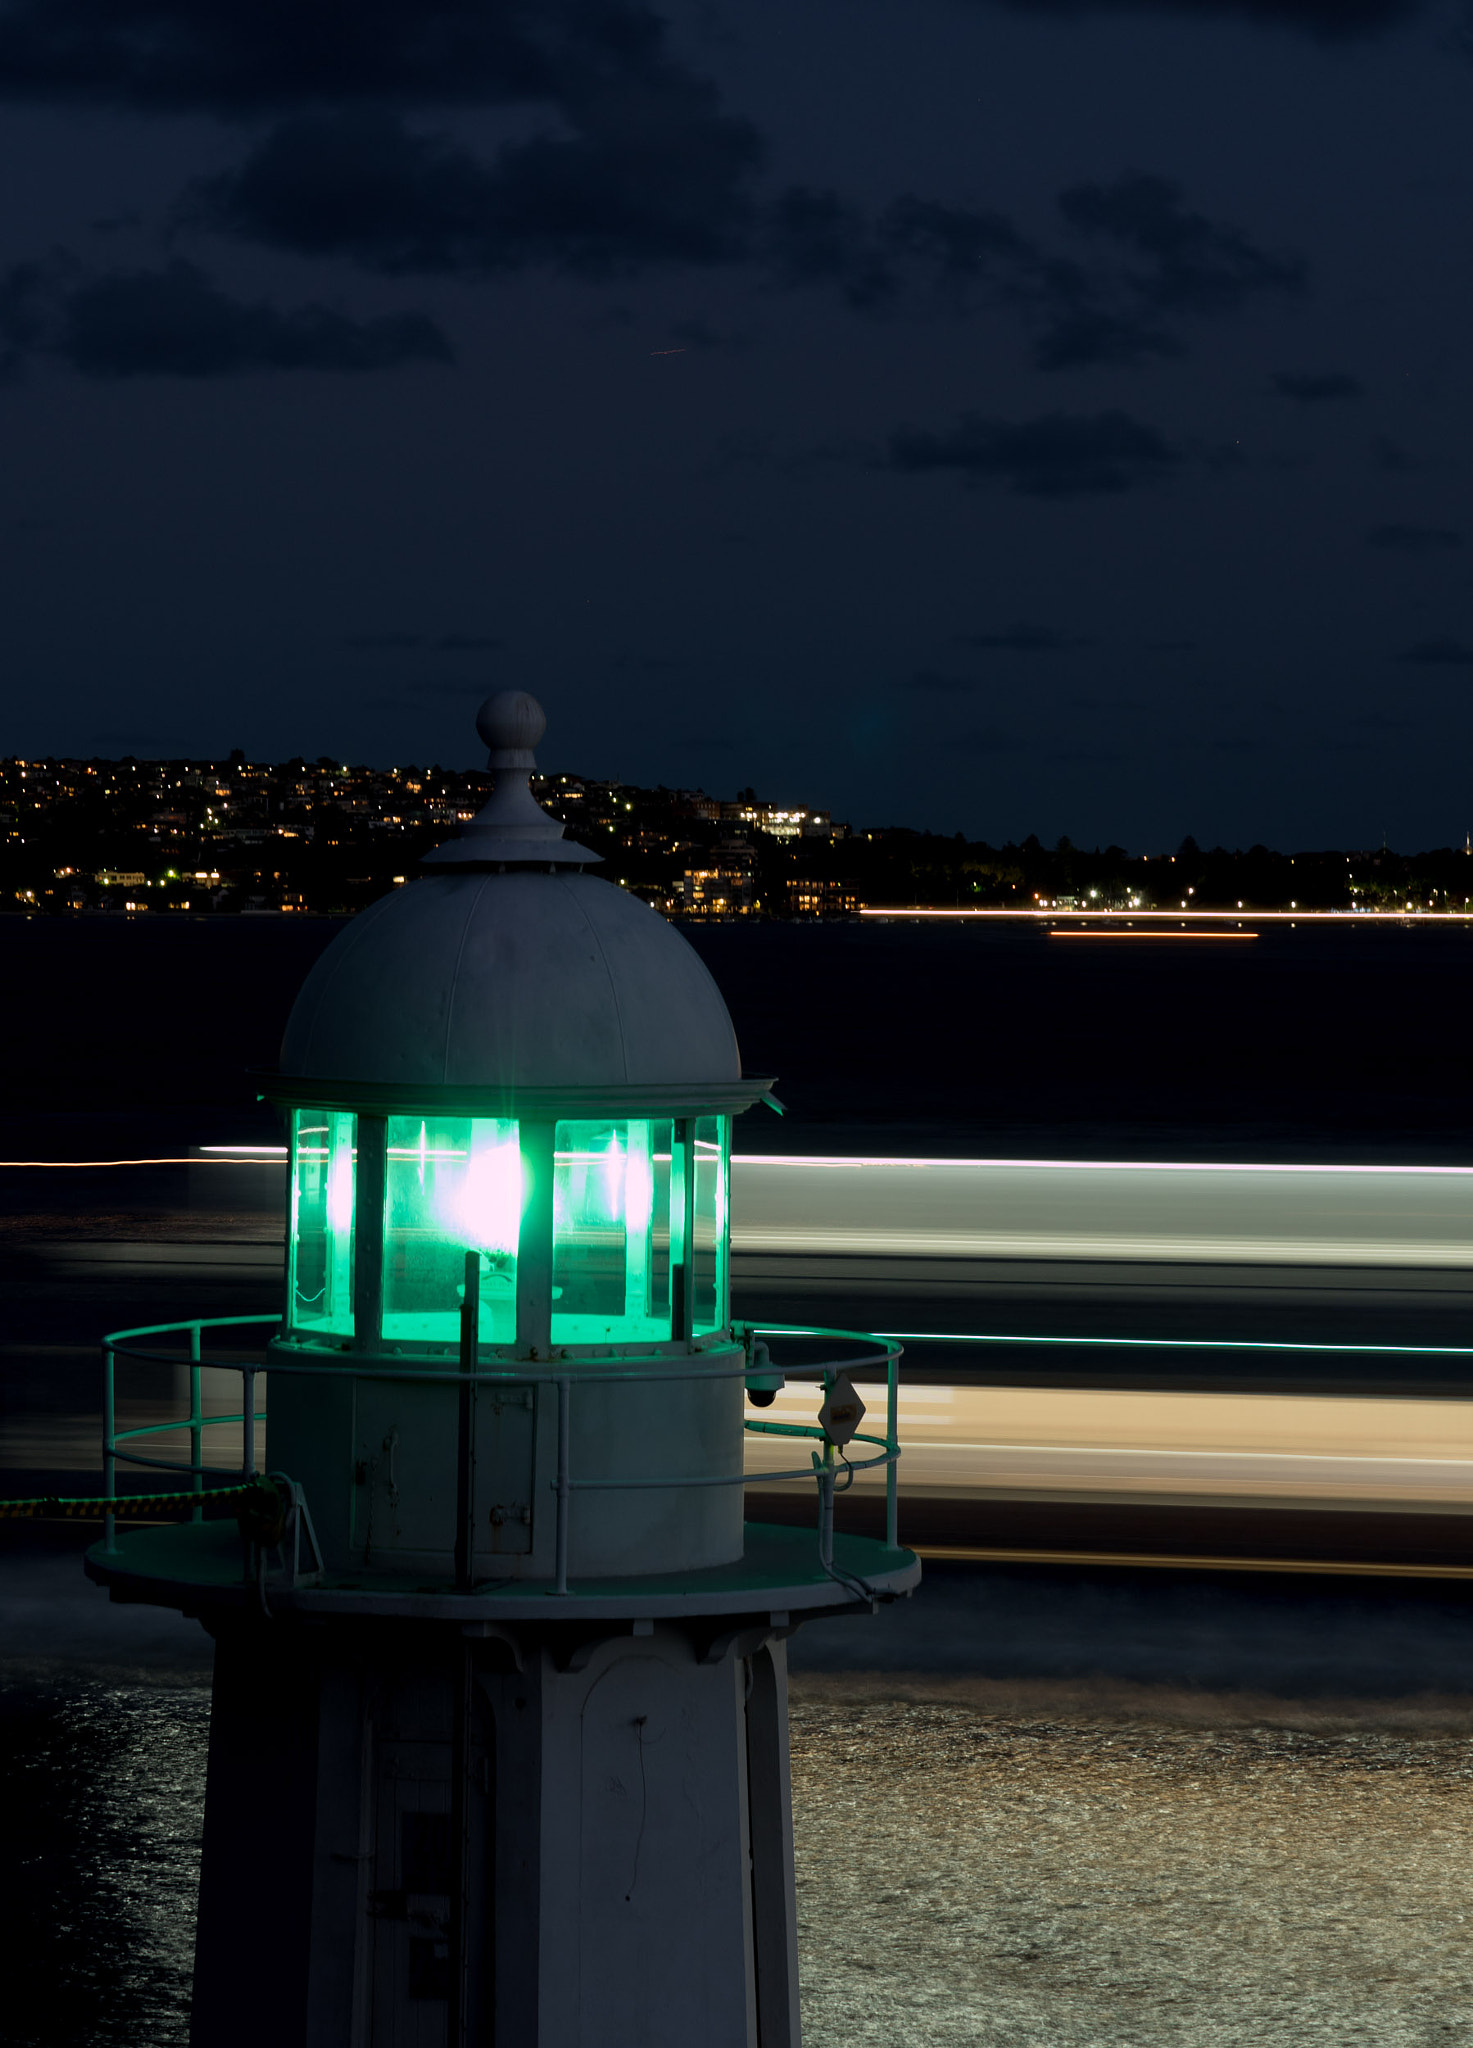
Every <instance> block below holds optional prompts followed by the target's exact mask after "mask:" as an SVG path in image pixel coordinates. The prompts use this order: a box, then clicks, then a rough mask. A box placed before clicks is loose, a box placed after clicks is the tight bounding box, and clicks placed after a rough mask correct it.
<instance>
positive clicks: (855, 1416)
mask: <svg viewBox="0 0 1473 2048" xmlns="http://www.w3.org/2000/svg"><path fill="white" fill-rule="evenodd" d="M864 1415H865V1408H864V1403H863V1401H861V1400H860V1398H859V1394H858V1391H857V1390H856V1389H855V1388H854V1387H853V1386H852V1385H851V1384H850V1380H849V1375H848V1373H846V1372H841V1373H840V1374H839V1377H838V1378H837V1379H836V1380H835V1381H834V1384H833V1386H832V1387H830V1389H829V1392H828V1398H827V1399H826V1400H825V1402H824V1404H823V1406H822V1408H820V1409H819V1411H818V1419H819V1422H820V1423H821V1424H822V1425H823V1433H824V1435H825V1436H826V1437H827V1438H828V1440H829V1442H830V1443H831V1444H837V1445H839V1446H840V1447H841V1448H842V1446H843V1445H844V1444H847V1443H848V1441H849V1439H850V1438H851V1437H852V1436H853V1434H854V1432H855V1430H857V1429H858V1427H859V1425H860V1423H861V1422H863V1420H864Z"/></svg>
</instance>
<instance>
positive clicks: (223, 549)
mask: <svg viewBox="0 0 1473 2048" xmlns="http://www.w3.org/2000/svg"><path fill="white" fill-rule="evenodd" d="M0 94H3V96H4V98H5V101H6V103H7V105H6V119H5V122H4V128H3V136H4V143H3V150H4V154H3V179H0V191H3V194H4V198H3V202H0V224H3V245H0V373H3V374H0V447H3V452H4V453H3V463H0V533H3V539H4V545H3V555H0V560H3V590H0V662H3V671H0V672H3V676H4V691H5V704H6V717H5V720H4V725H3V730H0V751H3V752H6V753H22V754H26V753H43V752H53V753H68V754H91V753H97V754H105V755H116V754H121V753H125V752H133V753H137V754H141V755H168V754H185V753H193V754H208V753H212V752H223V751H224V750H225V749H227V748H229V747H231V746H237V745H238V746H242V747H244V748H245V749H246V750H247V752H248V753H250V754H252V755H254V756H257V757H271V758H285V757H287V756H289V755H292V754H296V753H303V754H306V755H308V756H316V755H319V754H323V753H331V754H335V755H337V756H338V757H339V758H340V759H342V760H344V761H357V760H364V761H371V762H374V763H377V764H380V765H386V764H389V763H392V762H395V761H408V760H418V761H430V760H441V761H444V762H446V763H452V764H456V765H462V764H467V763H470V762H473V761H475V760H477V759H478V750H477V746H476V741H475V737H474V730H473V726H472V718H473V714H474V710H475V706H476V703H477V702H478V700H479V698H480V697H481V696H482V695H484V694H485V693H486V692H487V691H488V690H491V689H501V688H507V687H521V688H527V689H530V690H532V691H534V692H535V693H536V694H537V695H538V696H539V697H540V698H542V700H543V701H544V703H545V705H546V707H547V709H548V713H549V721H550V725H549V733H548V738H547V741H546V743H545V745H544V748H543V750H542V756H541V759H542V763H543V765H544V766H545V767H550V768H554V769H558V768H561V769H568V770H576V771H580V772H583V773H586V774H589V775H602V776H620V777H623V778H624V779H626V780H629V781H634V782H641V783H653V782H656V781H664V782H668V783H671V784H676V785H696V784H700V785H703V786H704V787H705V788H707V789H708V790H713V791H720V792H724V793H727V794H730V793H732V792H734V791H735V790H736V789H738V788H741V787H744V786H747V785H752V786H755V787H756V788H757V790H758V791H759V793H760V794H762V795H764V796H768V797H773V798H783V799H790V800H793V801H808V802H812V803H819V804H827V805H829V806H830V807H831V808H832V809H833V811H834V813H835V814H836V815H837V816H841V817H848V818H851V819H852V820H853V821H854V822H855V823H856V824H865V823H867V824H876V823H884V822H895V823H905V824H912V825H924V826H929V827H932V828H935V829H938V830H943V831H947V832H950V831H954V830H963V831H965V832H966V833H967V834H968V835H969V836H977V837H986V838H989V839H991V840H993V841H1001V840H1004V839H1006V838H1009V837H1015V838H1021V837H1022V836H1023V835H1024V834H1026V833H1028V832H1037V833H1038V834H1039V835H1040V837H1042V838H1043V839H1045V840H1046V841H1052V840H1053V839H1055V838H1056V837H1057V836H1058V835H1059V834H1060V833H1068V834H1069V835H1070V836H1071V837H1072V838H1073V839H1074V840H1075V841H1076V842H1081V843H1085V844H1093V843H1095V842H1108V841H1118V842H1120V843H1122V844H1124V845H1126V846H1127V847H1129V848H1130V849H1131V850H1132V851H1158V850H1160V849H1162V848H1164V847H1168V846H1175V844H1176V843H1177V841H1178V840H1179V839H1180V838H1181V837H1182V835H1183V834H1184V833H1187V832H1191V833H1193V834H1195V836H1196V837H1197V838H1198V839H1199V840H1202V841H1203V842H1204V843H1212V842H1214V841H1219V840H1220V841H1224V842H1226V843H1227V844H1229V845H1234V844H1238V845H1246V844H1248V843H1250V842H1251V841H1254V840H1260V839H1261V840H1265V841H1267V842H1269V843H1271V844H1276V845H1280V846H1314V845H1334V846H1349V847H1357V846H1366V845H1368V844H1372V843H1374V844H1377V845H1379V843H1380V841H1381V838H1382V835H1383V833H1386V834H1389V836H1390V839H1391V841H1392V843H1393V844H1399V845H1402V846H1405V847H1412V846H1427V845H1437V844H1446V843H1448V842H1449V841H1457V842H1459V843H1460V842H1461V841H1462V839H1463V836H1464V833H1465V832H1466V831H1467V830H1468V829H1469V828H1470V827H1473V795H1470V793H1469V790H1468V777H1467V759H1468V751H1469V741H1470V738H1473V711H1470V705H1469V698H1470V690H1473V590H1470V588H1469V574H1468V563H1469V559H1470V553H1473V510H1470V507H1469V505H1468V476H1469V462H1470V456H1473V387H1470V376H1469V363H1470V361H1473V317H1470V316H1473V275H1470V261H1473V27H1470V18H1469V16H1468V15H1467V14H1466V13H1465V12H1464V11H1463V9H1462V7H1461V6H1457V5H1450V4H1447V0H1427V4H1425V5H1419V4H1414V0H1216V4H1213V0H1156V4H1153V5H1152V4H1140V5H1133V6H1130V5H1113V4H1109V0H1100V4H1089V0H903V4H902V0H741V4H740V5H738V4H736V0H677V4H674V5H664V6H661V7H659V8H658V9H657V8H654V7H646V6H643V5H639V4H635V0H526V4H505V0H0Z"/></svg>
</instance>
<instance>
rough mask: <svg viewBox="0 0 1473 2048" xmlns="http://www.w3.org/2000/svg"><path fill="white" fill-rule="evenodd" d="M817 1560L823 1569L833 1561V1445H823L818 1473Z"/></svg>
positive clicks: (828, 1566)
mask: <svg viewBox="0 0 1473 2048" xmlns="http://www.w3.org/2000/svg"><path fill="white" fill-rule="evenodd" d="M818 1561H819V1563H820V1564H821V1565H822V1566H823V1568H824V1570H825V1571H828V1570H829V1569H830V1568H831V1566H832V1565H833V1562H834V1447H833V1445H832V1444H825V1445H824V1447H823V1465H822V1467H821V1469H820V1471H819V1475H818Z"/></svg>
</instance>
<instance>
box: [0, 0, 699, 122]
mask: <svg viewBox="0 0 1473 2048" xmlns="http://www.w3.org/2000/svg"><path fill="white" fill-rule="evenodd" d="M664 34H665V27H664V23H663V22H662V21H661V20H660V18H659V16H658V15H656V14H654V13H653V12H652V11H651V10H650V9H649V8H647V7H644V6H641V5H638V4H627V0H494V4H493V0H309V4H308V5H306V6H303V5H301V4H299V0H8V4H4V5H0V95H3V96H5V97H7V98H11V99H28V100H69V101H74V102H81V103H84V104H93V105H113V106H118V105H121V106H133V107H139V108H146V109H151V110H164V111H171V112H197V111H207V112H211V113H217V114H226V115H237V116H238V115H259V114H261V113H269V112H272V111H275V110H285V109H289V108H297V107H315V106H323V105H325V104H329V103H332V104H338V105H341V104H343V103H344V102H360V103H363V104H367V105H371V106H376V107H377V106H386V105H387V106H490V105H510V104H515V103H525V102H537V101H541V102H545V103H548V104H562V103H564V102H566V101H568V100H570V99H575V98H577V97H579V96H580V95H584V94H587V93H589V92H591V91H594V90H596V89H597V88H598V86H599V85H600V84H601V83H603V82H606V81H608V80H609V79H611V78H622V79H626V80H631V79H637V78H640V77H646V78H648V77H651V76H658V75H659V72H660V70H661V68H662V66H663V65H664V64H665V63H666V59H665V57H664V50H663V42H664Z"/></svg>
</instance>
